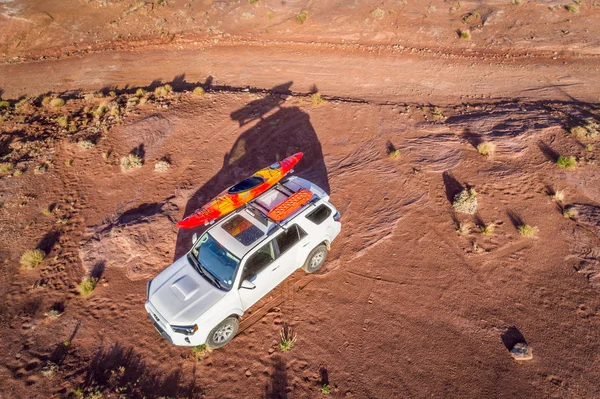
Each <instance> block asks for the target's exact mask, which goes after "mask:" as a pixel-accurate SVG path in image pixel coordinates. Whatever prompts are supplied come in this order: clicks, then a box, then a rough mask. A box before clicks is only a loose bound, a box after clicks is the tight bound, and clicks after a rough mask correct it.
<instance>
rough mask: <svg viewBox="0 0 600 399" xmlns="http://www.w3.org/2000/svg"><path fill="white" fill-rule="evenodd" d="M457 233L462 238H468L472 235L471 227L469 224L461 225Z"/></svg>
mask: <svg viewBox="0 0 600 399" xmlns="http://www.w3.org/2000/svg"><path fill="white" fill-rule="evenodd" d="M456 232H457V233H458V234H460V235H461V236H468V235H469V234H471V225H470V224H469V223H459V224H457V225H456Z"/></svg>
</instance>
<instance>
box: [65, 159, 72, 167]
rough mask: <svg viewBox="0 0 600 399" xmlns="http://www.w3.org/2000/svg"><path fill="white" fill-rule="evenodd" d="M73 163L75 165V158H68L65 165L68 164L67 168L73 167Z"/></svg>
mask: <svg viewBox="0 0 600 399" xmlns="http://www.w3.org/2000/svg"><path fill="white" fill-rule="evenodd" d="M71 165H73V160H72V159H67V160H66V161H65V166H66V167H67V168H70V167H71Z"/></svg>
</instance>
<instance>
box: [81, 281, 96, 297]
mask: <svg viewBox="0 0 600 399" xmlns="http://www.w3.org/2000/svg"><path fill="white" fill-rule="evenodd" d="M97 284H98V279H97V278H95V277H86V278H84V279H83V281H82V282H81V283H79V295H81V296H89V295H90V294H91V293H92V292H94V289H95V288H96V285H97Z"/></svg>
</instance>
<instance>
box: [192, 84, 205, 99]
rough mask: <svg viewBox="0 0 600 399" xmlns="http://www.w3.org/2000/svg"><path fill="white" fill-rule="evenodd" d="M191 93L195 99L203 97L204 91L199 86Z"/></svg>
mask: <svg viewBox="0 0 600 399" xmlns="http://www.w3.org/2000/svg"><path fill="white" fill-rule="evenodd" d="M192 93H193V94H194V95H195V96H196V97H204V93H205V91H204V89H203V88H202V87H201V86H198V87H194V90H193V91H192Z"/></svg>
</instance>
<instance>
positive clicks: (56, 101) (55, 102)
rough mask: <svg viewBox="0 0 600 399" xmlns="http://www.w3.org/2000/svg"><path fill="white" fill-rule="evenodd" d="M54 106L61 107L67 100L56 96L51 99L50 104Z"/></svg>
mask: <svg viewBox="0 0 600 399" xmlns="http://www.w3.org/2000/svg"><path fill="white" fill-rule="evenodd" d="M48 105H50V106H51V107H52V108H60V107H62V106H63V105H65V100H63V99H62V98H59V97H56V98H53V99H52V100H50V102H49V104H48Z"/></svg>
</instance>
